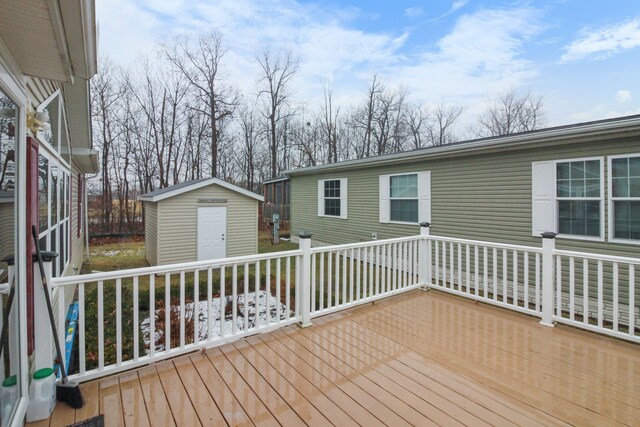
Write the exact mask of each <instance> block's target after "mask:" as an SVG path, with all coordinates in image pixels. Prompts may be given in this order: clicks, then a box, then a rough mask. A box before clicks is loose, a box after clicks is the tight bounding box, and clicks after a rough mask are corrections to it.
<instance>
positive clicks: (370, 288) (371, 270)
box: [368, 248, 375, 296]
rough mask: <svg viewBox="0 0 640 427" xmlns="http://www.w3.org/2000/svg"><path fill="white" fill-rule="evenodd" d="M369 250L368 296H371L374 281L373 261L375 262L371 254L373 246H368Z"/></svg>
mask: <svg viewBox="0 0 640 427" xmlns="http://www.w3.org/2000/svg"><path fill="white" fill-rule="evenodd" d="M368 252H369V282H368V283H369V296H373V282H374V275H373V263H374V262H375V258H374V256H373V248H369V249H368Z"/></svg>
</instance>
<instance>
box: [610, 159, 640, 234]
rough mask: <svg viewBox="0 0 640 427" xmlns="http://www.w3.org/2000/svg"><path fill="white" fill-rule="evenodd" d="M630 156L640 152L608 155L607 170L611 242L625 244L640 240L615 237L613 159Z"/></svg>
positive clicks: (632, 198) (633, 198)
mask: <svg viewBox="0 0 640 427" xmlns="http://www.w3.org/2000/svg"><path fill="white" fill-rule="evenodd" d="M629 157H640V153H631V154H617V155H615V156H608V157H607V170H608V171H609V175H608V177H607V191H608V193H607V209H608V211H609V218H608V221H607V223H608V224H607V227H608V233H609V240H608V241H609V242H611V243H622V244H625V245H640V240H635V239H620V238H616V237H615V230H614V223H613V222H614V220H613V202H614V200H613V168H612V166H613V160H615V159H625V158H629ZM616 199H618V200H620V199H628V200H635V199H637V197H622V198H618V197H616Z"/></svg>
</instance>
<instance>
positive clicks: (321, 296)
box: [320, 252, 325, 310]
mask: <svg viewBox="0 0 640 427" xmlns="http://www.w3.org/2000/svg"><path fill="white" fill-rule="evenodd" d="M324 258H325V253H324V252H321V253H320V310H324Z"/></svg>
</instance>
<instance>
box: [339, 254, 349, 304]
mask: <svg viewBox="0 0 640 427" xmlns="http://www.w3.org/2000/svg"><path fill="white" fill-rule="evenodd" d="M347 270H348V262H347V251H342V283H341V285H342V286H340V287H341V288H342V304H346V303H347Z"/></svg>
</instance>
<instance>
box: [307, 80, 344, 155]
mask: <svg viewBox="0 0 640 427" xmlns="http://www.w3.org/2000/svg"><path fill="white" fill-rule="evenodd" d="M339 114H340V107H335V106H334V105H333V93H332V89H331V85H330V83H329V82H325V86H324V105H323V107H322V122H321V129H322V136H323V139H324V140H325V142H326V144H327V162H328V163H336V162H337V161H338V129H337V126H338V125H337V123H338V116H339ZM308 123H309V126H311V123H310V122H308Z"/></svg>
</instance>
